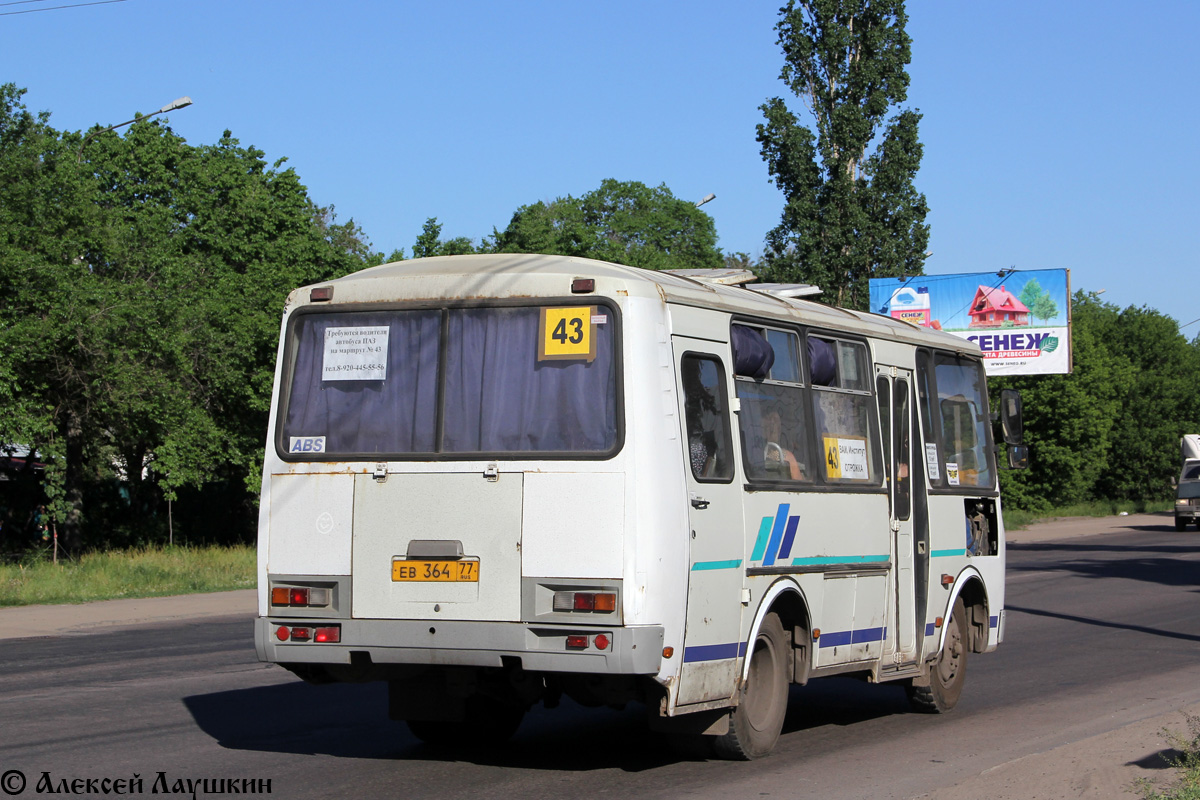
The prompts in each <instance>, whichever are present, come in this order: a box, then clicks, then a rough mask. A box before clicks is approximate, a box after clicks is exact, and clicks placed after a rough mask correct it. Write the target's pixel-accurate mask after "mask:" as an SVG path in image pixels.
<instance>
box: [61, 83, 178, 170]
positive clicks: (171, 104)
mask: <svg viewBox="0 0 1200 800" xmlns="http://www.w3.org/2000/svg"><path fill="white" fill-rule="evenodd" d="M191 104H192V98H190V97H187V96H184V97H180V98H178V99H176V100H172V101H171V102H169V103H167V104H166V105H165V106H163V107H162V108H160V109H159V110H158V111H151V112H150V113H149V114H146V115H145V116H142V117H134V118H133V119H130V120H126V121H125V122H118V123H117V124H116V125H109V126H108V127H107V128H101V129H100V130H98V131H92V132H91V133H89V134H88V135H87V136H85V137H83V141H82V142H80V143H79V153H78V155H77V158H76V160H77V161H83V148H84V147H85V146H86V145H87V143H88V142H89V141H91V140H92V138H93V137H95V136H99V135H100V134H102V133H108V132H109V131H115V130H116V129H117V128H124V127H125V126H126V125H132V124H133V123H135V122H137V121H138V120H139V119H150V117H153V116H156V115H158V114H165V113H167V112H168V111H174V110H176V109H178V108H187V107H188V106H190V105H191Z"/></svg>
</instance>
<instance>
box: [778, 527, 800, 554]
mask: <svg viewBox="0 0 1200 800" xmlns="http://www.w3.org/2000/svg"><path fill="white" fill-rule="evenodd" d="M799 526H800V518H799V517H788V521H787V532H786V533H784V534H783V544H782V545H780V546H779V558H780V560H783V559H785V558H787V557H788V556H790V555H791V554H792V542H794V541H795V540H796V528H797V527H799Z"/></svg>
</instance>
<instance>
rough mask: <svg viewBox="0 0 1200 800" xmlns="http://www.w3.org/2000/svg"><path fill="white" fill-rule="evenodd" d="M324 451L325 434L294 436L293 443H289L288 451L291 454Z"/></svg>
mask: <svg viewBox="0 0 1200 800" xmlns="http://www.w3.org/2000/svg"><path fill="white" fill-rule="evenodd" d="M324 452H325V437H324V436H293V437H292V442H291V444H290V445H288V453H289V454H290V455H298V454H304V453H310V454H311V453H324Z"/></svg>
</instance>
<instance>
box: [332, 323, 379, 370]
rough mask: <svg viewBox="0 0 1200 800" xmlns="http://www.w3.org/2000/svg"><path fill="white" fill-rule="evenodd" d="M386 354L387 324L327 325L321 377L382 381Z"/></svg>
mask: <svg viewBox="0 0 1200 800" xmlns="http://www.w3.org/2000/svg"><path fill="white" fill-rule="evenodd" d="M387 358H388V329H387V328H326V329H325V360H324V361H323V362H322V364H321V380H323V381H382V380H385V379H386V378H387Z"/></svg>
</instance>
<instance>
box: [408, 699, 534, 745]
mask: <svg viewBox="0 0 1200 800" xmlns="http://www.w3.org/2000/svg"><path fill="white" fill-rule="evenodd" d="M524 718H525V711H524V710H523V709H522V708H521V707H520V706H517V705H514V704H511V703H502V702H500V701H498V700H494V699H492V698H490V697H487V696H485V695H480V694H477V695H473V696H471V697H468V698H467V701H466V714H465V716H464V717H463V719H461V720H454V721H448V720H418V719H410V720H408V721H407V722H406V723H405V724H406V725H408V729H409V730H410V731H412V734H413V736H416V737H417V738H418V739H420V740H421V741H422V742H424V743H425V744H428V745H433V746H434V747H466V748H473V747H485V746H495V745H497V744H502V743H504V742H507V741H508V740H509V739H511V738H512V735H513V734H514V733H516V732H517V728H518V727H519V726H520V725H521V720H523V719H524Z"/></svg>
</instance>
